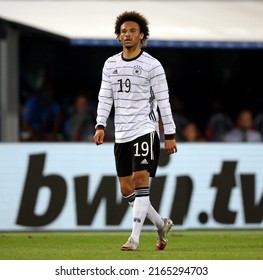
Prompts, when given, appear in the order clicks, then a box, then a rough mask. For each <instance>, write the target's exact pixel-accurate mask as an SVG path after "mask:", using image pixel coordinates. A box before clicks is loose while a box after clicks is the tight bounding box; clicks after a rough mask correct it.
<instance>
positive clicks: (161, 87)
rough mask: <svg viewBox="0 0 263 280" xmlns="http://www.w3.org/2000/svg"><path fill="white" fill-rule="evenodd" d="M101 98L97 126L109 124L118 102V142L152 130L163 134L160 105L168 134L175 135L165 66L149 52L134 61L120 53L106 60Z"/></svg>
mask: <svg viewBox="0 0 263 280" xmlns="http://www.w3.org/2000/svg"><path fill="white" fill-rule="evenodd" d="M98 100H99V103H98V108H97V124H96V127H97V126H98V125H102V126H104V127H106V124H107V119H108V117H109V114H110V112H111V109H112V105H113V104H114V125H115V142H116V143H125V142H129V141H131V140H133V139H135V138H137V137H139V136H142V135H144V134H147V133H149V132H151V131H157V132H158V133H159V114H158V111H157V108H159V111H160V115H161V118H162V122H163V127H164V134H165V135H174V134H175V124H174V120H173V117H172V112H171V106H170V103H169V93H168V85H167V81H166V76H165V72H164V69H163V67H162V65H161V63H160V62H159V61H158V60H157V59H155V58H154V57H152V56H151V55H150V54H148V53H146V52H145V51H142V52H141V53H140V54H139V55H138V56H137V57H135V58H133V59H131V60H126V59H124V58H123V57H122V52H120V53H118V54H116V55H114V56H111V57H109V58H108V59H107V60H106V61H105V64H104V67H103V71H102V82H101V88H100V92H99V97H98Z"/></svg>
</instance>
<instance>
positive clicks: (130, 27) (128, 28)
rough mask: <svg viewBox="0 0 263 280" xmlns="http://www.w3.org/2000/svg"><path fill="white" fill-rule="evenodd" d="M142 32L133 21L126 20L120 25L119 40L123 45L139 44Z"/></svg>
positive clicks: (132, 45)
mask: <svg viewBox="0 0 263 280" xmlns="http://www.w3.org/2000/svg"><path fill="white" fill-rule="evenodd" d="M143 36H144V34H143V33H141V32H140V26H139V24H138V23H136V22H133V21H126V22H124V23H123V24H122V25H121V28H120V35H119V38H118V39H119V41H120V42H121V43H122V45H123V46H124V47H127V48H129V47H137V46H139V47H140V46H141V40H142V39H143Z"/></svg>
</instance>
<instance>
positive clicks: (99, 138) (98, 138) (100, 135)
mask: <svg viewBox="0 0 263 280" xmlns="http://www.w3.org/2000/svg"><path fill="white" fill-rule="evenodd" d="M104 136H105V132H104V130H103V129H97V130H96V132H95V135H94V136H93V141H94V142H95V144H96V145H101V144H103V140H104Z"/></svg>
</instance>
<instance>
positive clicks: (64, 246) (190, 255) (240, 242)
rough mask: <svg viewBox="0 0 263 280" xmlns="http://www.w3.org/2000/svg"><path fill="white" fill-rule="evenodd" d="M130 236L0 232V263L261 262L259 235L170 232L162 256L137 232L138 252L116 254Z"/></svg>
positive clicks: (151, 236)
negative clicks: (119, 261) (104, 261)
mask: <svg viewBox="0 0 263 280" xmlns="http://www.w3.org/2000/svg"><path fill="white" fill-rule="evenodd" d="M129 234H130V232H120V231H116V232H108V231H106V232H94V231H88V232H83V231H81V232H0V252H1V253H0V259H1V260H136V259H144V260H262V259H263V230H204V231H202V230H196V231H195V230H189V231H175V230H173V231H171V232H170V233H169V243H168V245H167V247H166V249H165V250H164V251H156V250H155V241H156V233H155V232H150V231H143V232H142V234H141V238H140V250H139V251H135V252H123V251H121V250H120V247H121V245H122V244H124V243H125V242H126V240H127V238H128V237H129Z"/></svg>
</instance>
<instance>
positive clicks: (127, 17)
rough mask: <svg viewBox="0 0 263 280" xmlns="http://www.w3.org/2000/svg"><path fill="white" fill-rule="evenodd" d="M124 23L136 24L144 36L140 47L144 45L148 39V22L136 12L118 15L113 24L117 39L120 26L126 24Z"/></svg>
mask: <svg viewBox="0 0 263 280" xmlns="http://www.w3.org/2000/svg"><path fill="white" fill-rule="evenodd" d="M126 21H134V22H136V23H137V24H138V25H139V26H140V32H142V33H143V34H144V37H143V39H142V40H141V43H142V45H145V43H146V41H147V39H148V37H149V34H150V32H149V27H148V25H149V22H148V20H147V19H146V18H145V17H144V16H143V15H141V14H140V13H138V12H136V11H130V12H128V11H126V12H124V13H122V14H120V15H119V16H118V17H117V18H116V22H115V34H116V35H117V38H118V37H119V35H120V29H121V25H122V24H123V23H124V22H126Z"/></svg>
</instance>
